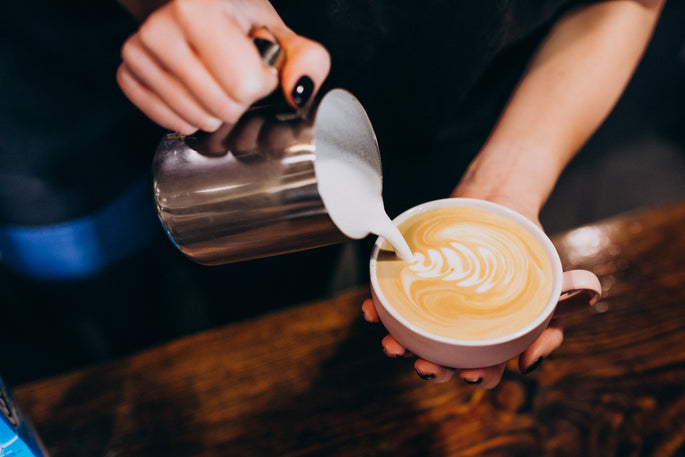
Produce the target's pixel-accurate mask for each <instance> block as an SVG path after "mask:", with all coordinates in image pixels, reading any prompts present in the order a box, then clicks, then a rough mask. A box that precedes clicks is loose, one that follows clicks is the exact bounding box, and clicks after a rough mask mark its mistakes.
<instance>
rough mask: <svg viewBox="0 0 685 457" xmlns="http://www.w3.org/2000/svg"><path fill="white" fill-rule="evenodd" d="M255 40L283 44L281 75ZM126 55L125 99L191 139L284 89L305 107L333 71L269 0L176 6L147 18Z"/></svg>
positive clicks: (181, 0)
mask: <svg viewBox="0 0 685 457" xmlns="http://www.w3.org/2000/svg"><path fill="white" fill-rule="evenodd" d="M134 3H135V2H134ZM134 10H136V11H137V9H135V8H134ZM142 14H143V13H137V14H136V15H142ZM257 37H259V38H265V39H272V40H276V41H277V42H278V43H279V44H280V45H281V47H282V49H283V53H284V54H285V56H284V59H283V61H284V64H283V67H282V68H281V69H280V71H279V72H278V74H276V72H274V71H272V69H271V68H269V67H268V66H267V65H265V64H264V63H263V62H262V61H261V59H260V56H259V53H258V51H257V49H256V47H255V45H254V43H253V41H252V39H253V38H257ZM121 55H122V63H121V65H120V66H119V69H118V71H117V82H118V83H119V86H120V87H121V89H122V91H123V92H124V94H125V95H126V96H127V97H128V98H129V99H130V100H131V102H132V103H133V104H134V105H136V106H137V107H138V108H139V109H140V110H141V111H143V113H145V114H146V115H147V116H148V117H149V118H150V119H152V120H153V121H154V122H156V123H157V124H159V125H161V126H163V127H165V128H168V129H170V130H174V131H176V132H179V133H182V134H185V135H189V134H192V133H194V132H195V131H196V130H198V129H199V130H205V131H214V130H216V129H218V128H219V126H220V125H222V124H223V123H229V124H234V123H235V122H237V121H238V119H239V118H240V117H241V116H242V114H243V113H244V112H245V110H246V109H247V108H248V107H249V106H250V105H252V104H253V103H254V102H256V101H257V100H259V99H261V98H263V97H265V96H266V95H268V94H269V93H271V92H273V91H274V89H276V87H277V86H278V85H279V83H280V86H281V87H282V89H283V92H284V96H285V98H286V100H287V101H288V102H289V103H290V104H291V105H293V107H298V106H301V105H304V104H305V103H306V102H307V100H309V99H311V97H312V96H313V94H314V93H316V91H317V90H318V88H319V87H320V86H321V84H322V83H323V81H324V79H325V78H326V76H327V75H328V71H329V68H330V57H329V55H328V52H327V51H326V50H325V49H324V48H323V46H321V45H320V44H318V43H316V42H314V41H311V40H309V39H307V38H304V37H302V36H300V35H297V34H296V33H295V32H293V31H292V30H291V29H289V28H288V27H287V26H286V25H285V24H284V23H283V21H282V20H281V18H280V17H279V15H278V13H277V12H276V11H275V10H274V9H273V7H272V6H271V4H270V3H269V2H268V1H266V0H172V1H170V2H169V3H166V4H164V5H163V6H161V7H160V8H158V9H156V10H155V11H153V12H152V13H151V14H150V15H149V16H147V18H146V19H145V20H144V22H143V23H142V24H141V26H140V28H139V29H138V31H137V32H136V33H134V34H133V35H131V37H129V38H128V40H127V41H126V42H125V43H124V45H123V47H122V51H121Z"/></svg>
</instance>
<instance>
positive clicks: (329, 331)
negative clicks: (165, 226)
mask: <svg viewBox="0 0 685 457" xmlns="http://www.w3.org/2000/svg"><path fill="white" fill-rule="evenodd" d="M684 228H685V203H683V204H679V205H674V206H670V207H665V208H659V209H655V210H651V211H646V212H640V213H633V214H628V215H624V216H620V217H617V218H613V219H609V220H606V221H603V222H600V223H597V224H592V225H588V226H583V227H580V228H578V229H576V230H572V231H569V232H566V233H563V234H560V235H558V236H556V237H554V242H555V244H556V245H557V247H558V249H559V251H560V253H561V257H562V262H563V263H564V265H565V267H566V268H567V269H569V268H587V269H590V270H593V271H595V272H596V273H597V274H598V275H599V276H600V277H601V280H602V284H603V286H604V288H605V296H604V297H603V299H602V300H601V301H600V302H599V303H598V304H597V305H596V307H595V309H594V310H593V311H589V312H587V313H584V314H582V315H575V316H572V317H570V318H569V319H568V323H567V332H566V340H565V342H564V345H563V346H562V348H561V349H560V350H558V351H557V352H555V353H554V354H553V355H552V356H551V357H549V358H548V359H547V360H545V362H544V363H543V364H542V365H541V366H540V368H538V369H537V370H536V371H534V372H533V373H531V374H529V375H527V376H524V375H521V374H519V373H518V371H517V370H516V369H515V368H514V367H515V365H514V364H513V363H512V364H510V367H511V369H508V370H507V371H506V372H505V377H504V380H503V382H502V383H501V385H500V386H499V387H498V388H497V389H495V390H493V391H488V392H484V391H480V390H477V389H475V388H473V387H471V386H468V385H466V384H463V383H461V382H459V381H454V382H449V383H447V384H441V385H436V384H430V383H427V382H425V381H422V380H421V379H419V378H418V377H417V376H416V375H415V374H414V373H413V369H412V366H411V364H412V360H410V359H389V358H387V357H385V356H384V355H383V354H382V351H381V349H380V339H381V337H382V336H383V335H384V332H383V330H382V328H380V326H378V325H372V324H368V323H366V322H364V321H363V320H362V318H361V314H360V304H361V301H362V299H363V298H364V297H366V296H367V295H368V290H366V289H360V290H354V291H350V292H349V293H346V294H343V295H340V296H338V297H336V298H334V299H331V300H326V301H322V302H317V303H312V304H307V305H303V306H299V307H295V308H292V309H288V310H284V311H281V312H277V313H274V314H270V315H267V316H264V317H261V318H258V319H254V320H249V321H245V322H241V323H238V324H233V325H229V326H227V327H223V328H219V329H216V330H212V331H209V332H205V333H200V334H197V335H194V336H190V337H187V338H184V339H181V340H178V341H175V342H172V343H169V344H166V345H164V346H161V347H158V348H155V349H152V350H148V351H146V352H143V353H140V354H138V355H135V356H132V357H129V358H126V359H122V360H118V361H114V362H110V363H106V364H104V365H101V366H96V367H92V368H89V369H86V370H81V371H77V372H75V373H72V374H68V375H65V376H60V377H55V378H51V379H46V380H42V381H39V382H35V383H32V384H28V385H24V386H20V387H19V388H17V389H16V390H15V394H16V397H17V400H18V402H19V404H20V405H21V407H22V408H23V409H24V410H25V412H26V414H27V415H28V416H30V417H31V418H32V420H33V422H34V423H35V425H36V427H37V429H38V431H39V433H40V434H41V436H42V437H43V440H44V441H45V443H46V444H47V446H48V448H49V449H50V451H51V453H52V455H53V457H67V456H69V457H78V456H88V457H92V456H107V457H115V456H116V457H129V456H130V457H134V456H136V457H137V456H147V457H155V456H165V457H172V456H211V457H214V456H292V457H294V456H355V457H357V456H400V457H401V456H507V457H512V456H603V457H606V456H617V457H619V456H620V457H624V456H627V457H630V456H636V457H637V456H659V457H662V456H676V455H685V230H684Z"/></svg>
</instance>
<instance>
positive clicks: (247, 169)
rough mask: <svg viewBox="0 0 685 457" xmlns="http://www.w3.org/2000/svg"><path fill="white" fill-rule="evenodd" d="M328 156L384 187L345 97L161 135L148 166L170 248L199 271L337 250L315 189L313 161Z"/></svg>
mask: <svg viewBox="0 0 685 457" xmlns="http://www.w3.org/2000/svg"><path fill="white" fill-rule="evenodd" d="M331 148H333V149H335V151H344V153H346V154H353V155H356V156H358V157H360V158H361V159H362V160H364V161H365V162H366V163H367V164H370V166H372V167H373V168H374V169H375V170H377V172H378V176H379V179H380V174H381V169H380V156H379V151H378V144H377V142H376V137H375V134H374V132H373V128H372V126H371V123H370V121H369V119H368V117H367V115H366V113H365V111H364V109H363V107H362V105H361V104H360V103H359V101H357V99H356V98H355V97H354V96H353V95H352V94H350V93H349V92H347V91H345V90H342V89H334V90H332V91H330V92H328V93H326V94H324V95H323V96H322V97H319V98H317V99H316V100H315V101H314V103H312V104H311V106H310V107H309V108H308V109H307V110H306V112H304V113H299V115H293V112H292V109H291V108H288V107H286V106H284V105H278V106H262V107H256V108H252V109H250V110H249V111H248V112H247V113H246V114H245V115H244V116H243V117H242V119H241V120H240V121H239V122H238V123H237V124H236V125H235V126H233V128H232V129H231V128H230V127H228V126H224V127H223V128H221V129H219V130H218V131H216V132H214V133H211V134H205V133H198V134H195V135H191V136H188V137H181V136H179V135H177V134H172V133H170V134H167V135H166V136H165V137H164V138H163V140H162V142H161V143H160V145H159V147H158V149H157V152H156V154H155V157H154V161H153V186H154V198H155V204H156V207H157V212H158V215H159V219H160V220H161V222H162V224H163V226H164V228H165V229H166V232H167V234H168V235H169V237H170V238H171V239H172V240H173V242H174V243H175V244H176V246H178V248H179V249H180V250H181V251H182V252H183V253H184V254H185V255H187V256H188V257H189V258H191V259H192V260H194V261H196V262H198V263H201V264H205V265H218V264H223V263H230V262H237V261H242V260H247V259H253V258H258V257H265V256H270V255H277V254H284V253H288V252H293V251H298V250H302V249H308V248H314V247H320V246H324V245H328V244H332V243H336V242H340V241H343V240H345V239H346V236H345V235H343V233H342V232H341V231H340V229H339V228H338V227H336V225H335V224H334V223H333V221H332V220H331V218H330V217H329V215H328V212H327V210H326V206H325V204H324V202H323V200H322V198H321V195H320V193H319V190H318V187H317V184H318V179H319V177H318V176H317V173H316V169H315V161H316V158H317V155H319V154H321V153H322V152H323V151H324V150H326V152H327V153H329V154H330V153H331ZM335 151H334V152H332V153H338V152H335Z"/></svg>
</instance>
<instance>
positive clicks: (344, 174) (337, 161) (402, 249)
mask: <svg viewBox="0 0 685 457" xmlns="http://www.w3.org/2000/svg"><path fill="white" fill-rule="evenodd" d="M326 150H327V151H328V153H327V154H325V155H323V154H322V155H320V156H317V158H316V175H317V180H318V189H319V194H320V195H321V198H322V199H323V201H324V203H325V205H326V210H327V211H328V214H329V216H330V217H331V219H332V220H333V222H334V223H335V225H336V226H337V227H338V228H339V229H340V230H341V231H342V232H343V233H344V234H345V235H347V236H349V237H350V238H357V239H359V238H363V237H365V236H366V235H368V234H369V233H373V234H376V235H379V236H381V237H383V238H384V239H385V240H386V241H388V243H390V245H391V246H392V247H393V249H394V250H395V251H396V252H397V254H398V255H399V256H400V257H401V258H402V259H405V260H407V261H411V260H412V259H413V256H412V252H411V250H410V249H409V246H408V245H407V242H406V241H405V240H404V237H402V234H401V233H400V231H399V230H398V229H397V227H395V224H393V223H392V220H391V219H390V217H389V216H388V215H387V213H386V212H385V207H384V205H383V197H382V178H381V176H380V174H379V170H377V169H376V168H374V167H373V166H372V165H371V164H369V163H367V162H365V161H364V160H362V159H360V158H359V157H357V156H355V155H352V154H348V153H346V151H343V150H338V151H335V150H334V148H333V147H332V146H329V147H328V148H327V149H326Z"/></svg>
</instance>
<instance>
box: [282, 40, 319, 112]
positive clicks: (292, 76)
mask: <svg viewBox="0 0 685 457" xmlns="http://www.w3.org/2000/svg"><path fill="white" fill-rule="evenodd" d="M271 32H272V33H273V34H274V36H275V37H276V39H277V40H278V43H279V44H280V45H281V47H282V49H283V52H284V62H283V65H282V67H281V70H280V79H281V87H282V89H283V95H284V96H285V99H286V100H287V101H288V103H289V104H290V105H291V106H292V107H294V108H302V107H303V106H305V105H306V104H307V102H309V100H311V99H312V98H313V97H314V95H315V94H316V93H317V92H318V90H319V88H321V85H322V84H323V82H324V80H325V79H326V76H328V72H329V71H330V69H331V57H330V55H329V53H328V51H327V50H326V48H324V47H323V46H322V45H321V44H320V43H317V42H316V41H313V40H310V39H308V38H305V37H303V36H300V35H297V34H296V33H294V32H293V31H291V30H289V29H280V30H271Z"/></svg>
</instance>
